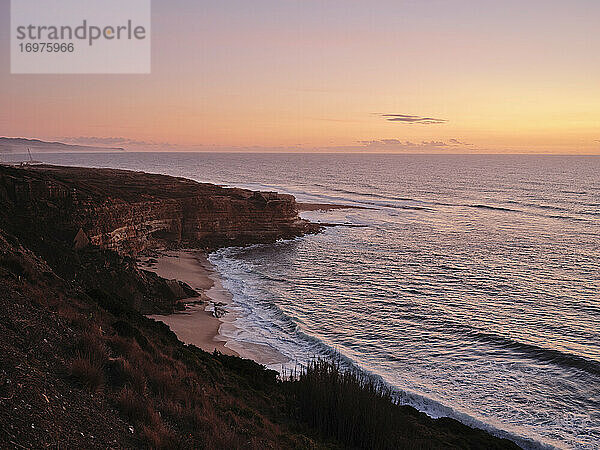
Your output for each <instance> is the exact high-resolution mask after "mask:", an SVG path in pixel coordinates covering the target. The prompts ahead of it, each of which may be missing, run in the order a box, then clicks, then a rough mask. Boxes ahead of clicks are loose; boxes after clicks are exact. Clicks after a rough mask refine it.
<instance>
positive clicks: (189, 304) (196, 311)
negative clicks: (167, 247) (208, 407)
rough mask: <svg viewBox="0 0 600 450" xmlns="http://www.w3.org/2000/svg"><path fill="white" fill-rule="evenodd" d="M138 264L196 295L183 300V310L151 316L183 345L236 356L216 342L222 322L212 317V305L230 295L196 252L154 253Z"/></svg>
mask: <svg viewBox="0 0 600 450" xmlns="http://www.w3.org/2000/svg"><path fill="white" fill-rule="evenodd" d="M139 265H140V266H141V267H142V268H143V269H146V270H151V271H153V272H155V273H157V274H158V275H160V276H161V277H163V278H167V279H169V280H172V279H177V280H180V281H183V282H185V283H187V284H189V285H190V286H191V287H192V288H193V289H194V290H196V291H197V292H198V293H199V294H200V296H198V297H191V298H188V299H185V300H184V302H185V304H186V308H185V310H184V311H181V312H177V313H175V314H169V315H159V314H155V315H151V316H148V317H150V318H152V319H156V320H160V321H161V322H164V323H166V324H167V325H168V326H169V328H171V330H173V332H174V333H175V334H176V335H177V337H178V338H179V339H180V340H181V341H183V342H185V343H186V344H193V345H195V346H197V347H199V348H201V349H202V350H205V351H207V352H213V351H214V350H217V351H219V352H221V353H223V354H226V355H235V356H238V353H237V352H235V351H234V350H232V349H230V348H227V347H226V346H225V341H224V340H223V339H219V327H220V326H221V324H222V322H221V320H219V319H218V318H217V317H215V316H214V315H213V312H212V311H213V307H212V305H213V302H216V303H217V304H227V303H230V302H231V296H229V295H228V293H227V291H226V290H225V289H224V288H223V286H222V285H221V284H220V282H219V280H218V278H217V277H216V276H215V272H214V270H212V267H211V265H210V263H209V262H208V261H207V259H206V256H205V255H204V253H202V252H201V251H197V250H178V251H168V252H161V253H157V254H155V255H152V256H146V257H144V258H140V260H139Z"/></svg>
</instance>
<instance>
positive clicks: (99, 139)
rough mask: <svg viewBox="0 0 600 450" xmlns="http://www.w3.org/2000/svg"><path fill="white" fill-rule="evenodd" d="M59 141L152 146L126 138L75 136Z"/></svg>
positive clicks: (85, 143)
mask: <svg viewBox="0 0 600 450" xmlns="http://www.w3.org/2000/svg"><path fill="white" fill-rule="evenodd" d="M59 139H60V140H61V141H62V142H67V143H69V144H80V145H121V146H123V145H152V143H150V142H145V141H138V140H135V139H129V138H124V137H97V136H74V137H64V138H59Z"/></svg>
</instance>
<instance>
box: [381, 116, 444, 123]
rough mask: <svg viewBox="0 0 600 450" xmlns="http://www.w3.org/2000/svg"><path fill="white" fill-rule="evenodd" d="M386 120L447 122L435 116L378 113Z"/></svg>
mask: <svg viewBox="0 0 600 450" xmlns="http://www.w3.org/2000/svg"><path fill="white" fill-rule="evenodd" d="M379 116H380V117H383V118H384V119H385V120H387V121H388V122H400V123H420V124H423V125H435V124H441V123H446V122H448V121H447V120H446V119H436V118H435V117H423V116H412V115H409V114H379Z"/></svg>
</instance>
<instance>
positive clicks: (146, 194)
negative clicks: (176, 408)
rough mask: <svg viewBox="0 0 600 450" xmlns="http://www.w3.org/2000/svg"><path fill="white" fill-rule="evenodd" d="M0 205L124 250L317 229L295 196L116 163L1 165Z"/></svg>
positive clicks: (31, 221)
mask: <svg viewBox="0 0 600 450" xmlns="http://www.w3.org/2000/svg"><path fill="white" fill-rule="evenodd" d="M0 204H1V205H3V206H2V208H3V209H4V211H3V213H4V214H5V215H9V216H10V219H11V222H13V223H14V222H15V221H17V222H18V223H19V224H20V226H22V227H32V228H34V229H35V228H36V227H41V226H44V227H48V224H51V227H52V228H53V229H54V230H53V232H54V233H56V234H59V235H61V237H63V238H64V239H71V240H74V245H85V244H86V243H87V242H91V243H92V244H94V245H97V246H99V247H102V248H107V249H112V250H115V251H118V252H120V253H126V254H136V253H138V252H140V251H143V250H146V249H148V248H157V247H173V246H180V245H186V246H206V247H215V246H222V245H242V244H249V243H258V242H270V241H274V240H276V239H279V238H291V237H294V236H299V235H302V234H305V233H310V232H315V231H317V226H316V225H315V224H311V223H309V222H307V221H305V220H302V219H300V218H299V217H298V212H297V207H296V202H295V199H294V197H293V196H291V195H283V194H277V193H274V192H253V191H248V190H244V189H227V188H223V187H219V186H215V185H211V184H203V183H197V182H194V181H191V180H187V179H183V178H175V177H169V176H165V175H155V174H147V173H143V172H131V171H124V170H113V169H87V168H79V167H58V166H29V167H19V168H17V167H6V166H4V167H2V166H0ZM32 231H33V230H32ZM37 231H42V230H37ZM44 231H46V230H44ZM76 237H77V239H75V238H76Z"/></svg>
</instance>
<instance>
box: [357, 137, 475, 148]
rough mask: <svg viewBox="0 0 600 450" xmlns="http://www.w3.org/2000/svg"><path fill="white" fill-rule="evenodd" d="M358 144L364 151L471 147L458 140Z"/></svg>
mask: <svg viewBox="0 0 600 450" xmlns="http://www.w3.org/2000/svg"><path fill="white" fill-rule="evenodd" d="M358 143H359V144H360V145H361V146H362V147H363V148H366V149H369V150H372V149H380V150H434V149H456V148H457V147H463V146H471V145H473V144H467V143H466V142H462V141H460V140H458V139H449V140H448V142H446V141H441V140H440V141H436V140H431V141H421V142H412V141H402V140H400V139H372V140H368V141H358Z"/></svg>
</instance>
